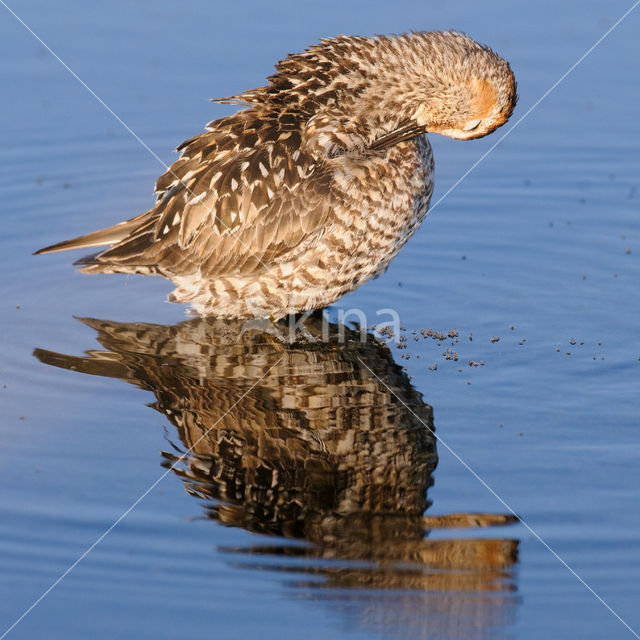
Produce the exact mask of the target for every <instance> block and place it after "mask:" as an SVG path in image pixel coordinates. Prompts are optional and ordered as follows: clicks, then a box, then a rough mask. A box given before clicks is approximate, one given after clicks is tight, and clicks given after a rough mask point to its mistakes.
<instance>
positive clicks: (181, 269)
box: [93, 109, 331, 278]
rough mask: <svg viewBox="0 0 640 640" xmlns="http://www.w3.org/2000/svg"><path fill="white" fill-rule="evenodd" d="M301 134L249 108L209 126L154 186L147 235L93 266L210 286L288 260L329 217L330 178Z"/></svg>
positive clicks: (285, 121) (286, 121)
mask: <svg viewBox="0 0 640 640" xmlns="http://www.w3.org/2000/svg"><path fill="white" fill-rule="evenodd" d="M214 125H215V126H214ZM300 126H301V123H300V122H299V121H298V120H296V118H295V114H290V113H286V112H285V113H284V114H279V115H278V116H275V115H270V114H265V113H263V112H260V111H258V110H254V109H251V110H246V111H241V112H239V113H238V114H236V115H235V116H231V117H229V118H224V119H222V120H220V121H217V123H216V122H214V123H211V124H210V125H209V129H208V130H207V131H205V132H204V133H202V134H200V135H199V136H195V137H194V138H191V139H190V140H187V141H186V142H184V143H183V144H182V145H180V147H178V150H180V151H182V156H181V157H180V158H179V159H178V160H177V161H176V162H175V163H174V164H173V165H172V166H171V168H170V169H169V170H168V171H167V172H166V173H165V174H164V175H162V176H160V178H159V179H158V181H157V183H156V192H157V193H158V201H157V203H156V206H155V207H154V209H152V210H151V211H150V212H149V214H148V216H147V217H146V222H147V226H146V228H145V231H144V232H143V233H139V234H136V233H135V232H134V233H133V234H132V236H131V237H129V238H125V239H124V240H123V241H121V242H120V243H118V244H116V245H114V246H113V247H111V248H110V249H108V250H106V251H104V252H102V253H101V254H98V256H97V257H96V262H94V263H93V264H94V265H96V263H102V264H105V265H109V266H110V267H114V266H118V267H121V268H122V270H126V267H132V268H135V267H136V266H155V267H157V270H158V272H160V273H162V274H163V275H168V276H170V275H171V273H176V274H184V273H195V272H198V271H199V270H201V271H202V273H203V275H204V276H206V277H209V278H215V277H217V276H221V275H228V274H231V273H233V274H242V275H250V274H251V273H252V272H254V271H258V270H262V269H264V268H265V267H266V268H268V267H269V265H270V264H273V263H275V262H279V261H282V260H286V259H287V257H288V256H289V255H290V254H291V253H292V252H296V251H297V250H299V249H297V248H298V247H299V246H300V245H302V244H304V245H305V246H307V245H308V244H309V243H310V242H312V241H313V239H314V238H315V237H317V236H318V234H319V233H320V232H321V230H322V228H323V225H324V224H325V223H326V222H327V219H328V216H329V213H330V211H331V173H330V171H329V170H328V169H327V167H326V166H325V164H324V163H323V161H321V160H318V159H317V158H315V157H313V156H311V155H310V154H306V153H304V152H302V151H301V150H300V134H299V130H300ZM294 156H295V160H294ZM149 221H152V222H153V224H151V225H150V224H149Z"/></svg>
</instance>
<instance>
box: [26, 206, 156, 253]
mask: <svg viewBox="0 0 640 640" xmlns="http://www.w3.org/2000/svg"><path fill="white" fill-rule="evenodd" d="M147 213H148V212H145V213H143V214H141V215H139V216H136V217H135V218H131V220H126V221H125V222H120V223H118V224H114V225H113V226H112V227H106V228H105V229H98V231H93V232H92V233H87V234H86V235H84V236H79V237H77V238H73V239H72V240H64V241H63V242H58V243H56V244H52V245H50V246H48V247H44V248H43V249H38V251H34V253H33V255H39V254H42V253H55V252H56V251H68V250H70V249H87V248H90V247H102V246H105V245H109V244H115V243H116V242H120V240H123V239H124V238H126V237H127V236H128V235H129V234H130V233H131V232H132V231H133V230H134V229H136V227H138V226H140V223H141V222H142V221H143V218H144V216H146V215H147Z"/></svg>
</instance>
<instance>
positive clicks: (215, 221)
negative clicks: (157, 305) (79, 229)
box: [36, 31, 517, 318]
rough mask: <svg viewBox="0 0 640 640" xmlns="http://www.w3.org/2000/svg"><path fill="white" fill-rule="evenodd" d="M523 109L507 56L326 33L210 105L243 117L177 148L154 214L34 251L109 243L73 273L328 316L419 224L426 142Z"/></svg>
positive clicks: (217, 124) (196, 303)
mask: <svg viewBox="0 0 640 640" xmlns="http://www.w3.org/2000/svg"><path fill="white" fill-rule="evenodd" d="M516 100H517V96H516V82H515V78H514V75H513V72H512V71H511V68H510V66H509V64H508V62H506V61H505V60H503V59H502V58H500V57H499V56H498V55H497V54H495V53H494V52H493V51H492V50H491V49H489V48H488V47H485V46H482V45H480V44H478V43H477V42H475V41H474V40H472V39H471V38H469V37H468V36H466V35H464V34H462V33H456V32H453V31H446V32H412V33H409V34H404V35H400V36H392V37H386V36H376V37H357V36H338V37H337V38H332V39H328V40H322V41H321V42H320V44H317V45H314V46H312V47H309V48H308V49H307V50H306V51H304V52H303V53H300V54H292V55H289V56H288V57H287V58H285V59H284V60H282V61H281V62H279V63H278V64H277V65H276V73H275V74H274V75H272V76H270V77H269V78H268V84H267V85H266V86H264V87H260V88H258V89H252V90H249V91H245V92H243V93H240V94H238V95H234V96H228V97H226V98H220V99H218V101H219V102H226V103H234V104H239V105H242V106H244V107H245V108H244V109H242V110H240V111H238V112H237V113H236V114H234V115H232V116H229V117H225V118H221V119H219V120H214V121H213V122H211V123H209V124H208V125H207V127H206V130H205V131H204V132H203V133H201V134H199V135H197V136H195V137H193V138H191V139H189V140H187V141H186V142H183V143H182V144H181V145H180V146H179V147H178V148H177V151H179V152H180V154H181V155H180V158H179V159H178V160H177V161H176V162H174V163H173V164H172V165H171V167H169V169H168V170H167V171H166V172H165V173H164V174H163V175H162V176H160V178H158V180H157V182H156V194H157V200H156V203H155V205H154V206H153V208H151V209H150V210H149V211H146V212H145V213H142V214H141V215H139V216H137V217H135V218H132V219H130V220H127V221H125V222H121V223H119V224H116V225H114V226H112V227H108V228H106V229H101V230H99V231H95V232H93V233H89V234H87V235H85V236H81V237H79V238H75V239H73V240H68V241H66V242H61V243H59V244H55V245H52V246H49V247H46V248H44V249H41V250H40V251H37V252H36V253H49V252H54V251H64V250H67V249H80V248H89V247H100V246H105V245H110V247H109V248H107V249H104V250H102V251H99V252H98V253H95V254H93V255H89V256H87V257H85V258H82V259H81V260H79V261H78V263H77V264H80V265H81V267H82V269H81V270H82V271H84V272H86V273H139V274H145V275H160V276H164V277H165V278H168V279H169V280H171V281H172V282H173V283H174V284H175V285H177V288H176V289H175V290H174V291H173V292H172V293H171V295H170V296H169V299H170V300H171V301H174V302H181V303H188V304H190V305H191V308H192V310H193V311H194V312H195V313H199V314H202V315H215V316H221V317H247V316H271V317H272V318H279V317H282V316H284V315H286V314H288V313H293V312H299V311H305V310H312V309H317V308H322V307H325V306H327V305H328V304H331V303H332V302H334V301H335V300H337V299H338V298H340V297H341V296H342V295H344V294H345V293H348V292H349V291H352V290H353V289H355V288H356V287H358V286H359V285H361V284H362V283H363V282H366V281H367V280H369V279H371V278H373V277H375V276H376V275H378V274H380V273H382V272H384V270H385V269H386V268H387V267H388V265H389V263H390V262H391V260H392V259H393V257H394V256H395V255H396V254H397V253H398V251H400V249H401V248H402V246H403V245H404V244H405V242H406V241H407V240H408V239H409V237H410V236H411V235H412V234H413V233H414V232H415V230H416V229H417V227H418V226H419V224H420V222H421V221H422V219H423V218H424V216H425V215H426V213H427V210H428V207H429V200H430V198H431V193H432V191H433V170H434V169H433V155H432V152H431V146H430V145H429V142H428V140H427V138H426V136H424V135H423V134H425V133H440V134H442V135H446V136H449V137H452V138H457V139H461V140H468V139H471V138H479V137H481V136H485V135H487V134H488V133H491V132H492V131H493V130H494V129H496V128H497V127H499V126H500V125H502V124H504V123H505V122H506V120H507V119H508V118H509V116H510V115H511V112H512V111H513V108H514V107H515V104H516Z"/></svg>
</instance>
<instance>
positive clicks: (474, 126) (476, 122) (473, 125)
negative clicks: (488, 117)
mask: <svg viewBox="0 0 640 640" xmlns="http://www.w3.org/2000/svg"><path fill="white" fill-rule="evenodd" d="M480 122H481V120H480V119H479V118H477V119H476V120H469V122H467V124H465V125H464V130H465V131H473V130H474V129H477V128H478V126H479V125H480Z"/></svg>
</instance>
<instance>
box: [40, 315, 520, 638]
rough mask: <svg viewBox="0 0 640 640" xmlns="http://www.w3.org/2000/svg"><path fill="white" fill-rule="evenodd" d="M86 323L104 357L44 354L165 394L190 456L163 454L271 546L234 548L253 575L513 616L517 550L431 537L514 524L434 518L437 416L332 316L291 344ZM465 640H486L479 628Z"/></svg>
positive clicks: (185, 327) (386, 356) (212, 328)
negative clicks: (283, 575) (398, 593)
mask: <svg viewBox="0 0 640 640" xmlns="http://www.w3.org/2000/svg"><path fill="white" fill-rule="evenodd" d="M82 322H83V323H84V324H86V325H88V326H90V327H92V328H93V329H95V330H96V331H97V339H98V341H99V342H100V344H101V345H102V346H103V347H104V350H95V351H88V352H87V353H86V355H85V356H83V357H75V356H69V355H63V354H58V353H54V352H51V351H45V350H42V349H36V351H35V355H36V356H37V357H38V358H39V359H40V360H41V361H42V362H44V363H47V364H50V365H54V366H57V367H62V368H66V369H72V370H75V371H80V372H83V373H89V374H93V375H100V376H107V377H111V378H119V379H121V380H125V381H127V382H129V383H131V384H134V385H136V386H138V387H140V388H142V389H146V390H149V391H151V392H152V393H153V394H154V395H155V397H156V401H155V403H153V404H152V405H151V406H152V407H153V408H154V409H156V410H157V411H159V412H161V413H163V414H164V415H165V416H166V417H167V419H168V420H169V421H170V422H171V423H172V424H173V425H174V427H175V428H176V430H177V433H178V437H179V439H180V441H181V443H182V444H181V445H180V446H179V447H176V448H175V450H174V451H170V452H169V451H167V452H164V453H163V456H164V464H165V466H167V467H170V468H171V469H172V470H173V471H174V472H175V473H176V474H177V475H178V476H180V477H181V478H182V480H183V482H184V486H185V488H186V490H187V492H188V493H190V494H191V495H193V496H195V497H196V498H198V499H200V500H201V501H202V505H203V509H204V512H205V513H206V516H207V517H208V518H211V519H212V520H215V521H218V522H220V523H222V524H224V525H227V526H234V527H241V528H243V529H246V530H247V531H250V532H254V533H260V534H267V535H269V536H273V537H274V538H273V540H274V542H273V543H265V544H261V543H258V544H255V545H253V546H248V547H238V548H226V549H224V551H225V552H228V553H230V554H238V556H237V558H238V560H239V562H238V564H239V565H240V566H247V567H252V568H262V567H263V566H267V567H268V568H269V569H270V570H283V571H286V572H290V574H291V575H292V576H296V578H295V579H296V581H297V584H298V586H299V587H301V588H305V589H307V588H308V589H313V588H319V587H337V588H349V587H367V588H370V589H371V588H373V589H394V590H395V589H401V590H407V589H410V590H417V591H419V592H441V593H442V592H444V593H446V594H448V595H447V596H446V598H445V600H442V599H441V600H440V601H439V602H440V605H439V606H443V602H449V603H450V604H449V605H446V606H445V608H447V607H450V608H453V609H454V610H455V609H456V608H457V609H460V607H461V602H464V601H467V600H468V598H467V600H465V598H461V597H460V596H459V595H453V594H455V593H456V592H467V593H468V592H484V593H486V592H493V593H494V596H495V597H497V598H498V600H497V601H496V600H495V599H494V601H493V602H490V600H488V599H486V598H480V599H478V598H477V597H476V598H473V599H472V604H470V605H469V606H467V607H466V608H465V607H464V606H463V607H462V609H461V610H460V611H452V612H451V613H455V615H456V616H458V615H460V614H462V613H465V615H467V616H471V618H472V619H473V622H472V623H471V628H476V629H483V628H484V629H486V628H487V627H491V626H493V625H494V624H495V623H497V620H495V619H494V618H495V617H496V616H498V617H500V615H504V611H505V609H504V607H502V608H501V606H500V603H501V600H500V598H503V599H508V598H509V595H508V594H509V592H511V591H513V590H514V589H515V585H514V577H513V574H512V566H513V565H514V563H515V562H516V559H517V546H518V542H517V540H513V539H507V538H489V537H469V536H468V535H467V536H466V537H452V536H451V535H449V536H447V537H444V536H443V535H442V534H440V535H439V536H438V539H429V538H428V534H429V532H430V531H431V530H433V529H444V528H447V529H456V528H474V527H485V526H491V525H501V524H507V523H509V522H512V521H513V520H514V518H511V517H509V516H506V515H499V514H498V515H492V514H476V513H460V514H450V515H443V516H425V511H426V510H427V508H428V507H429V506H430V503H429V501H428V500H427V489H428V487H429V486H430V485H431V484H432V483H433V480H432V473H433V471H434V469H435V467H436V464H437V454H436V441H435V436H434V425H433V411H432V409H431V407H430V406H429V405H427V404H425V403H424V402H423V399H422V396H421V394H420V393H419V392H417V391H416V390H415V389H414V388H413V386H412V385H411V383H410V380H409V378H408V376H407V375H406V373H405V372H404V371H403V369H402V368H401V367H400V366H398V365H397V364H396V363H395V362H394V361H393V358H392V355H391V352H390V351H389V349H388V347H387V346H386V344H385V343H384V342H382V341H380V340H379V339H377V338H376V337H374V336H373V335H372V334H366V335H364V334H363V333H361V332H360V331H354V330H351V329H348V328H345V327H344V326H342V325H340V326H339V325H336V324H327V323H326V321H325V320H324V319H323V316H321V315H319V314H316V315H314V316H312V317H310V318H308V319H307V320H306V321H305V323H304V326H305V333H304V335H300V334H297V335H296V336H295V338H294V339H291V336H288V337H287V336H285V334H286V333H287V327H286V325H285V324H284V321H282V322H281V323H280V324H278V325H276V328H277V332H278V333H279V335H274V334H273V333H271V332H266V331H263V330H260V329H258V328H249V329H247V327H246V326H243V325H242V323H241V322H239V321H237V322H236V321H229V320H222V319H213V318H197V319H192V320H188V321H185V322H182V323H179V324H177V325H173V326H163V325H153V324H142V323H128V324H127V323H119V322H111V321H104V320H94V319H82ZM283 336H285V337H283ZM363 337H364V339H362V338H363ZM275 536H277V538H275ZM286 539H299V540H303V541H306V542H307V543H309V544H305V545H299V544H298V545H296V544H291V543H290V542H288V541H287V540H286ZM261 542H262V541H261ZM234 557H235V556H234ZM274 557H278V558H279V559H280V560H279V562H278V564H276V565H274V563H273V558H274ZM261 558H262V559H261ZM326 559H333V560H334V561H333V562H325V561H324V560H326ZM500 593H504V596H499V594H500ZM431 600H432V599H431ZM483 603H484V604H483ZM430 606H431V605H430ZM442 613H443V612H442V611H440V614H442ZM447 624H448V623H447ZM414 631H415V630H414ZM432 631H433V629H432ZM412 633H413V631H412ZM464 635H465V637H484V636H483V635H482V634H480V635H478V634H475V633H471V632H470V631H469V628H466V627H465V632H464Z"/></svg>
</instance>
